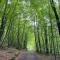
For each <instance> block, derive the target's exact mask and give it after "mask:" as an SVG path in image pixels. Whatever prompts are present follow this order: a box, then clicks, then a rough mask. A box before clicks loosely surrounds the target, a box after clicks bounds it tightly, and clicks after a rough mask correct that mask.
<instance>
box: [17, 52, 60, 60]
mask: <svg viewBox="0 0 60 60" xmlns="http://www.w3.org/2000/svg"><path fill="white" fill-rule="evenodd" d="M16 60H55V57H54V56H46V55H39V54H37V53H36V52H26V51H25V52H23V51H22V52H21V53H20V54H19V56H18V57H17V58H16ZM56 60H60V58H56Z"/></svg>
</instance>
